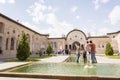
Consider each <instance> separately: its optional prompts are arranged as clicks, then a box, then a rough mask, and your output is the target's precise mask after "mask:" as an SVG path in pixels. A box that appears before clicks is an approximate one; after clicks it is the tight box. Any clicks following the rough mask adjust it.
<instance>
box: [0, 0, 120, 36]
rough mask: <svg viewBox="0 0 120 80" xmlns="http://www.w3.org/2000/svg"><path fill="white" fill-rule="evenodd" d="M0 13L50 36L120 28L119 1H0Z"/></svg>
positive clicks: (104, 31) (96, 33)
mask: <svg viewBox="0 0 120 80" xmlns="http://www.w3.org/2000/svg"><path fill="white" fill-rule="evenodd" d="M0 13H2V14H4V15H6V16H8V17H10V18H12V19H13V20H16V21H17V20H19V22H20V23H22V24H24V25H26V26H27V27H29V28H31V29H33V30H35V31H37V32H39V33H42V34H47V33H49V34H50V37H61V35H62V34H65V35H67V33H68V32H69V31H71V30H73V29H80V30H82V31H83V32H85V34H86V35H87V34H88V33H90V34H91V35H92V36H100V35H105V34H106V33H110V32H116V31H119V30H120V0H0Z"/></svg>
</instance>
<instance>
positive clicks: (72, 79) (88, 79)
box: [0, 72, 120, 80]
mask: <svg viewBox="0 0 120 80" xmlns="http://www.w3.org/2000/svg"><path fill="white" fill-rule="evenodd" d="M0 77H17V78H36V79H39V78H43V79H60V80H120V77H116V76H115V77H111V76H107V77H106V76H91V75H86V76H83V75H82V76H75V75H58V74H57V75H52V74H32V73H29V74H28V73H11V72H0Z"/></svg>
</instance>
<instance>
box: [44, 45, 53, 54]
mask: <svg viewBox="0 0 120 80" xmlns="http://www.w3.org/2000/svg"><path fill="white" fill-rule="evenodd" d="M46 52H47V54H48V55H50V54H51V53H52V52H53V49H52V47H51V45H50V43H48V46H47V50H46Z"/></svg>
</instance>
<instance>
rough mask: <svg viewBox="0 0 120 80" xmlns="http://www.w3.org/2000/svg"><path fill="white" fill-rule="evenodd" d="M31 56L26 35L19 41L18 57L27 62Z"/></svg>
mask: <svg viewBox="0 0 120 80" xmlns="http://www.w3.org/2000/svg"><path fill="white" fill-rule="evenodd" d="M29 56H30V46H29V43H28V40H27V37H26V35H25V34H23V35H22V38H21V40H20V41H19V44H18V48H17V54H16V57H17V58H18V59H19V60H26V59H27V58H28V57H29Z"/></svg>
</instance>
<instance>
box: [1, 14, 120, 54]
mask: <svg viewBox="0 0 120 80" xmlns="http://www.w3.org/2000/svg"><path fill="white" fill-rule="evenodd" d="M22 33H25V34H27V37H28V41H29V44H30V51H31V52H32V53H36V52H37V51H38V50H39V49H40V48H46V47H47V44H48V42H49V43H50V44H51V46H52V48H53V50H54V51H57V50H64V49H69V50H75V44H79V45H85V44H86V41H87V40H92V41H93V42H94V43H95V44H96V51H97V53H98V54H104V51H105V46H106V43H107V42H110V43H111V45H112V47H113V49H114V50H115V51H118V52H120V31H117V32H113V33H108V34H107V35H105V36H89V37H87V36H86V34H85V33H84V32H83V31H81V30H78V29H74V30H72V31H70V32H69V33H68V34H67V35H66V36H64V37H61V38H49V34H40V33H38V32H36V31H34V30H32V29H29V28H28V27H26V26H24V25H22V24H21V23H19V22H17V21H15V20H13V19H11V18H9V17H7V16H5V15H3V14H1V13H0V49H1V50H2V53H1V54H0V55H4V56H9V55H13V56H15V55H16V49H17V46H18V41H19V40H20V38H21V36H22Z"/></svg>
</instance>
